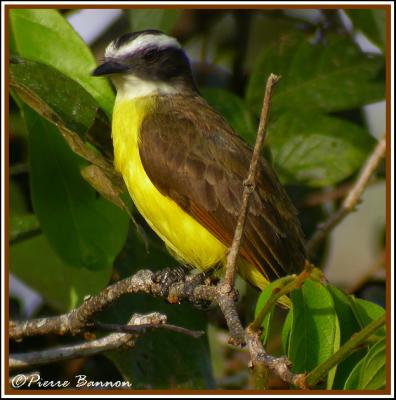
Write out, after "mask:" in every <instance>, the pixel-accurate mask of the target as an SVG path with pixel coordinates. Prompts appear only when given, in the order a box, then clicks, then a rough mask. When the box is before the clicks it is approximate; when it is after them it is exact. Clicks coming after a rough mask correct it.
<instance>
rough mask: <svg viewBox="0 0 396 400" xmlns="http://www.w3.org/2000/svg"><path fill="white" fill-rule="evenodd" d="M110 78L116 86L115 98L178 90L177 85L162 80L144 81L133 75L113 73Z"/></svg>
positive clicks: (173, 92)
mask: <svg viewBox="0 0 396 400" xmlns="http://www.w3.org/2000/svg"><path fill="white" fill-rule="evenodd" d="M112 80H113V82H114V85H115V86H116V88H117V100H132V99H136V98H138V97H145V96H151V95H153V94H176V93H178V92H179V90H178V88H177V86H174V85H169V84H167V83H164V82H150V81H145V80H143V79H140V78H138V77H136V76H134V75H127V74H123V75H118V76H117V75H114V76H113V77H112Z"/></svg>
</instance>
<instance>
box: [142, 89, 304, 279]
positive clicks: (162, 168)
mask: <svg viewBox="0 0 396 400" xmlns="http://www.w3.org/2000/svg"><path fill="white" fill-rule="evenodd" d="M139 150H140V156H141V159H142V163H143V166H144V169H145V170H146V173H147V174H148V176H149V178H150V179H151V180H152V182H153V183H154V185H155V186H156V187H157V188H158V190H160V191H161V193H163V194H164V195H166V196H169V197H170V198H172V199H173V200H174V201H175V202H176V203H177V204H179V206H180V207H181V208H183V209H184V210H185V211H186V212H188V213H189V214H190V215H191V216H193V217H194V218H195V219H196V220H197V221H199V222H200V223H201V224H202V225H204V226H205V227H206V228H207V229H208V230H209V231H210V232H212V234H213V235H214V236H216V237H217V238H218V239H219V240H221V241H222V242H223V243H224V244H225V245H226V246H230V245H231V242H232V238H233V235H234V230H235V226H236V222H237V218H238V212H239V209H240V205H241V199H242V191H243V180H244V179H245V178H246V176H247V173H248V169H249V164H250V160H251V156H252V150H251V149H250V148H249V146H248V145H247V144H246V143H245V142H243V141H242V139H241V138H240V137H239V136H237V135H236V134H235V133H234V132H233V131H232V129H231V128H230V127H229V125H228V124H227V122H226V121H225V120H224V119H223V118H222V117H221V116H220V115H219V114H217V113H216V112H215V111H214V110H213V109H211V108H210V107H209V105H208V104H207V103H206V102H205V101H204V100H203V99H202V98H200V97H198V96H195V97H191V96H189V97H184V96H181V95H180V96H172V97H168V96H164V97H160V100H159V103H158V104H157V106H156V109H155V112H154V113H152V114H151V115H150V116H148V117H146V119H145V120H144V121H143V124H142V128H141V132H140V143H139ZM302 238H303V235H302V232H301V228H300V223H299V221H298V219H297V216H296V211H295V209H294V207H293V205H292V204H291V202H290V200H289V199H288V197H287V194H286V193H285V191H284V189H283V187H282V186H281V184H280V183H279V181H278V179H277V177H276V175H275V173H274V171H273V170H272V168H271V167H270V166H269V165H268V164H267V163H266V161H265V160H264V159H262V161H261V162H260V164H259V170H258V177H257V187H256V190H255V192H254V193H253V194H252V196H251V201H250V209H249V214H248V216H247V220H246V226H245V230H244V236H243V239H242V242H241V249H240V254H241V256H242V257H244V258H245V259H246V260H247V261H249V262H250V263H251V264H253V265H254V266H256V267H257V268H258V269H259V270H260V271H261V273H262V274H263V275H264V276H266V277H267V279H274V278H275V277H278V276H282V275H285V274H288V273H292V272H295V271H299V270H300V269H301V268H302V266H303V264H304V260H305V250H304V245H303V239H302Z"/></svg>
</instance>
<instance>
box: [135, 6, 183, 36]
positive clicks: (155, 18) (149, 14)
mask: <svg viewBox="0 0 396 400" xmlns="http://www.w3.org/2000/svg"><path fill="white" fill-rule="evenodd" d="M181 12H182V11H181V10H177V9H164V8H162V9H159V8H158V9H154V8H147V9H137V8H135V9H133V10H130V11H129V20H130V24H131V28H132V30H134V31H142V30H145V29H158V30H160V31H162V32H164V33H167V34H169V33H171V32H172V29H173V27H174V26H175V23H176V21H177V19H178V18H179V16H180V14H181Z"/></svg>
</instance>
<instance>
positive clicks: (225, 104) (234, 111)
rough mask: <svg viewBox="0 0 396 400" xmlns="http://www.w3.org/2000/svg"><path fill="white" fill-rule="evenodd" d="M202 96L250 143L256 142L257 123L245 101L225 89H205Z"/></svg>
mask: <svg viewBox="0 0 396 400" xmlns="http://www.w3.org/2000/svg"><path fill="white" fill-rule="evenodd" d="M202 95H203V96H204V97H205V99H206V101H207V102H208V103H209V104H210V105H211V106H212V107H213V108H214V109H215V110H216V111H218V112H219V113H220V114H221V115H222V116H223V117H224V118H225V119H226V120H227V121H228V123H229V124H230V125H231V127H232V128H233V129H234V130H235V132H236V133H238V134H239V135H240V136H242V137H243V138H244V139H245V140H246V141H247V142H248V143H250V144H254V142H255V141H256V121H255V118H254V116H253V114H252V113H251V111H250V110H249V109H248V107H247V106H246V104H245V103H244V101H243V100H242V99H241V98H240V97H238V96H237V95H235V94H233V93H231V92H228V91H227V90H224V89H215V88H204V89H202Z"/></svg>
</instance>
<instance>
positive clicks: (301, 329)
mask: <svg viewBox="0 0 396 400" xmlns="http://www.w3.org/2000/svg"><path fill="white" fill-rule="evenodd" d="M291 300H292V302H293V322H292V328H291V333H290V339H289V354H288V357H289V359H290V361H291V362H292V363H293V371H294V372H296V373H303V372H306V371H310V370H312V369H313V368H314V367H316V366H317V365H319V364H321V363H322V362H324V361H325V360H326V359H327V358H329V357H330V356H331V355H332V354H333V353H334V352H335V351H337V350H338V348H339V346H340V336H339V332H340V331H339V325H338V324H339V323H338V318H337V314H336V311H335V308H334V302H333V298H332V296H331V294H330V293H329V291H328V290H327V288H326V286H324V285H323V284H321V283H319V282H314V281H311V280H306V281H305V282H304V284H303V285H302V287H301V288H300V289H296V290H294V291H293V292H292V293H291ZM334 373H335V368H334V369H332V370H331V371H330V373H329V376H328V382H327V385H328V386H331V383H332V380H333V378H334Z"/></svg>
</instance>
